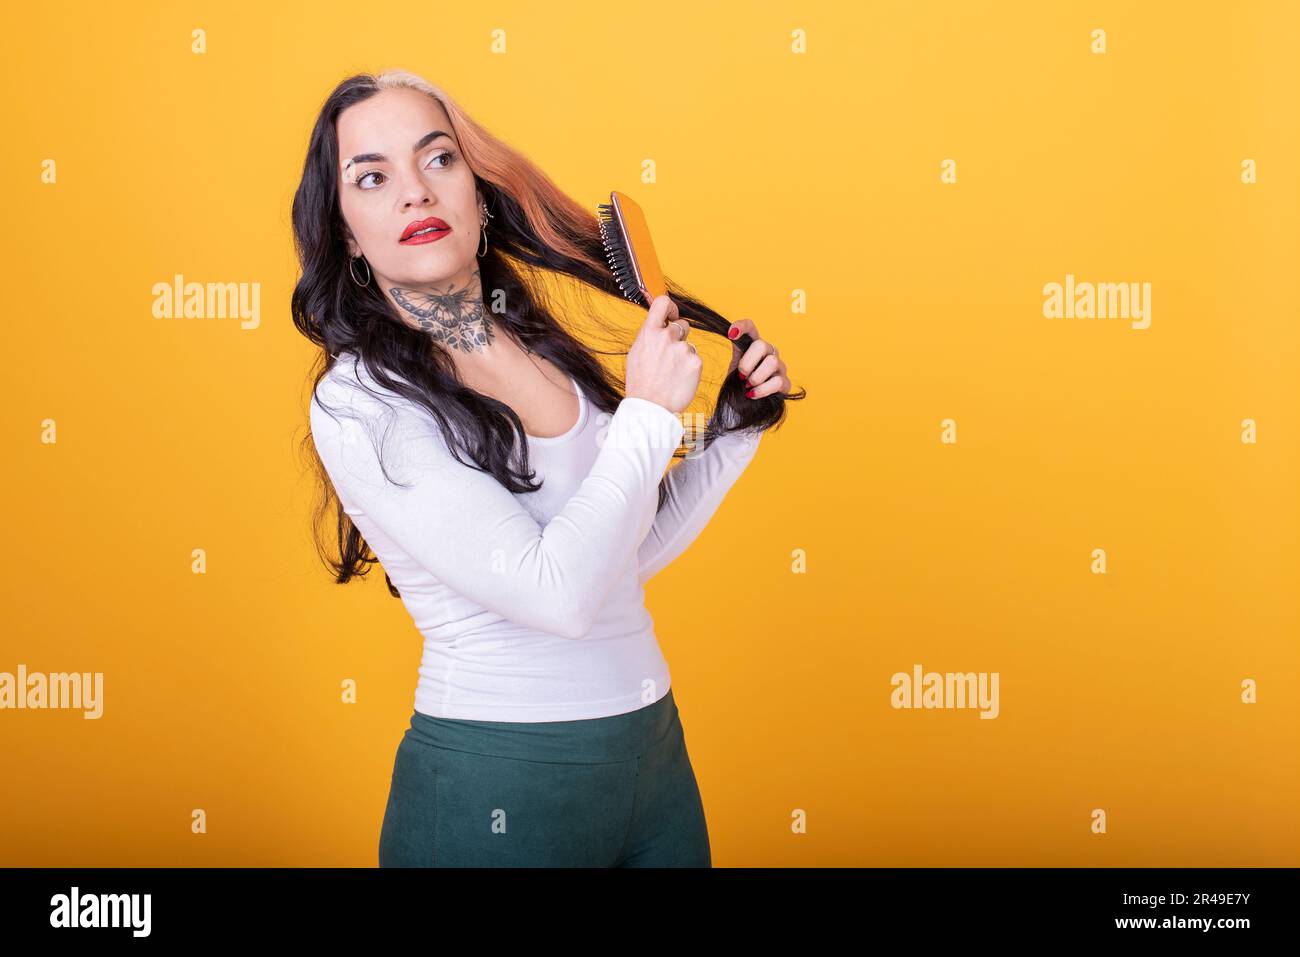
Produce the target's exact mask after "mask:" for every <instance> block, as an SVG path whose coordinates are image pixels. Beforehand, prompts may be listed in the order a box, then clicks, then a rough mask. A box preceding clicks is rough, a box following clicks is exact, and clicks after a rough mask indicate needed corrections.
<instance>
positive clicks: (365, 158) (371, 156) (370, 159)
mask: <svg viewBox="0 0 1300 957" xmlns="http://www.w3.org/2000/svg"><path fill="white" fill-rule="evenodd" d="M439 136H445V137H447V138H448V139H450V138H451V134H450V133H447V132H444V131H443V130H433V131H432V132H430V133H425V134H424V135H423V136H421V137H420V139H419V141H418V142H416V144H415V145H414V146H412V147H411V152H412V153H418V152H420V150H422V149H424V148H425V147H426V146H428V145H429V144H430V143H432V142H433V141H434V140H436V139H437V138H438V137H439ZM352 162H353V163H387V162H388V157H387V156H385V155H384V154H383V153H358V154H357V155H356V156H354V157H352Z"/></svg>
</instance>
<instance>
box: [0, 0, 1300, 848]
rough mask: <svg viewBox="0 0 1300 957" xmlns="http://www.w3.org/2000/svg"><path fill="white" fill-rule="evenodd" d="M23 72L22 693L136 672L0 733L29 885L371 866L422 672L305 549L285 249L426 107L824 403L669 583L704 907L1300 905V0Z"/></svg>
mask: <svg viewBox="0 0 1300 957" xmlns="http://www.w3.org/2000/svg"><path fill="white" fill-rule="evenodd" d="M6 28H7V29H6V31H5V37H4V40H3V44H4V49H3V57H0V68H2V69H3V71H4V80H5V90H6V91H7V92H6V96H5V98H4V105H3V107H2V109H3V127H4V131H5V149H4V151H3V155H2V156H0V173H2V174H3V183H4V198H5V216H4V223H5V228H4V230H3V240H2V241H3V244H4V248H3V262H4V269H5V278H6V281H5V298H6V300H7V304H6V310H5V317H6V321H5V332H6V340H7V341H6V344H5V345H6V349H7V352H8V361H7V362H6V372H7V375H6V386H7V387H6V390H5V391H6V399H5V402H4V403H3V412H0V416H3V441H4V445H3V447H4V452H5V458H6V463H7V467H6V468H5V470H4V471H5V496H4V499H5V502H6V504H7V505H8V528H7V539H8V548H9V552H10V558H9V560H8V563H7V566H8V567H7V569H6V572H5V574H4V576H3V584H0V589H2V590H3V613H4V626H3V627H4V631H3V643H2V645H0V670H3V671H10V672H16V670H17V668H18V665H19V664H20V663H22V664H25V665H26V666H27V668H28V670H29V671H37V670H42V671H103V672H105V676H106V677H105V716H104V717H103V718H102V719H101V720H99V721H87V720H83V718H82V717H81V715H80V713H78V712H67V711H63V712H60V711H15V712H0V735H3V760H4V765H5V779H6V781H5V783H6V786H5V787H4V788H3V789H0V819H2V820H3V822H4V823H3V825H2V826H0V863H3V864H5V865H73V864H77V865H99V866H102V865H186V864H195V865H228V864H229V865H233V864H252V865H279V864H290V865H357V866H371V865H373V864H374V863H375V861H376V846H377V840H378V832H379V825H380V820H381V816H382V813H383V810H384V802H385V799H386V796H387V789H388V783H389V775H390V772H391V770H392V763H393V756H394V751H395V748H396V745H397V742H398V740H399V739H400V736H401V734H402V731H403V730H404V728H405V726H406V722H407V719H408V717H409V714H410V709H411V706H412V701H413V699H412V694H413V691H414V687H415V680H416V667H417V664H418V661H419V655H420V639H419V635H418V633H417V632H416V631H415V629H414V626H413V625H412V624H411V622H410V619H409V616H408V615H407V613H406V611H405V609H404V608H403V607H402V605H401V603H400V602H398V601H397V600H394V599H392V598H390V597H388V594H387V591H386V589H385V588H384V584H383V575H382V573H381V572H379V571H378V570H376V572H375V573H374V574H373V575H372V576H371V579H370V580H369V581H368V582H366V583H365V584H360V583H357V584H354V585H352V586H350V587H347V588H338V587H336V586H334V585H333V584H332V583H331V581H330V579H329V577H328V575H327V573H326V571H325V569H324V567H323V566H322V565H321V564H320V563H319V562H318V560H317V558H316V556H315V553H314V551H313V549H312V547H311V543H310V539H309V537H308V514H309V509H310V506H311V503H312V498H313V488H312V485H311V476H310V474H309V473H305V472H303V471H302V469H301V465H302V463H301V460H300V459H299V458H298V456H297V454H296V448H297V445H298V442H299V441H300V440H301V439H302V437H303V436H304V435H305V430H306V428H307V421H306V371H307V367H308V363H309V360H310V357H311V349H310V347H309V346H308V345H307V343H306V342H305V341H304V340H303V339H302V338H301V337H300V336H299V335H298V334H297V332H296V331H295V330H294V329H293V327H292V325H291V323H290V319H289V315H288V299H289V293H290V291H291V288H292V284H293V282H294V280H295V278H296V270H297V267H296V261H295V258H294V254H293V249H292V242H291V232H290V225H289V209H290V202H291V198H292V194H293V190H294V188H295V186H296V184H297V179H298V176H299V174H300V172H301V167H302V162H303V156H304V151H305V147H306V139H307V134H308V132H309V130H310V127H311V123H312V122H313V120H314V117H315V114H316V112H317V109H318V108H319V106H320V104H321V102H322V100H323V98H324V97H325V95H326V94H327V93H328V91H329V90H330V89H331V88H332V87H333V85H334V84H335V83H336V82H337V81H339V80H340V79H342V78H343V77H344V76H346V75H348V74H350V73H352V72H357V71H375V70H380V69H383V68H385V67H401V68H406V69H410V70H413V71H415V72H418V73H421V74H424V75H425V76H427V77H428V78H429V79H430V80H432V81H433V82H434V83H436V84H439V85H441V86H443V87H445V88H446V89H447V90H448V92H449V93H451V94H452V95H453V96H454V97H456V98H457V99H458V100H459V101H460V102H461V103H462V105H463V106H465V107H466V108H467V109H468V110H469V111H470V112H471V114H472V115H474V116H475V117H477V118H478V119H479V120H480V121H481V122H482V123H484V124H485V125H486V126H487V127H488V128H489V129H490V130H492V131H493V132H494V133H496V134H497V135H499V136H501V137H503V138H504V139H506V140H507V141H509V142H511V143H512V144H514V145H516V146H517V147H519V148H520V149H522V150H523V151H524V152H525V153H526V154H528V155H529V156H530V157H532V158H533V159H534V160H536V161H537V162H538V163H539V165H540V166H541V167H542V168H543V169H545V170H546V171H547V172H548V173H549V174H550V175H551V176H552V177H553V178H554V179H555V180H556V181H557V182H558V183H559V184H560V185H561V186H563V187H564V188H565V189H566V190H568V191H569V192H570V193H571V195H573V196H574V197H575V198H577V199H578V200H579V201H580V202H582V203H583V204H584V205H588V206H590V207H591V208H592V209H593V210H594V208H595V205H596V203H597V202H599V201H601V200H602V198H604V197H607V195H608V192H609V190H610V189H613V188H619V189H623V190H625V191H627V192H629V193H630V194H631V195H633V196H634V197H635V198H636V199H637V200H638V201H639V202H641V203H642V204H643V206H644V208H645V209H646V213H647V216H648V218H649V221H650V223H651V226H652V229H653V230H654V233H655V237H656V242H657V245H658V247H659V252H660V255H661V257H662V259H663V260H664V264H665V268H666V270H667V271H668V272H669V273H670V274H671V275H672V276H673V277H674V278H675V279H677V280H678V281H680V282H682V283H684V284H685V285H686V286H687V287H688V288H690V289H692V290H693V291H694V292H696V293H697V294H699V295H700V296H701V297H702V298H704V299H705V301H707V302H709V303H710V304H712V305H713V306H714V307H715V308H717V309H718V310H719V311H721V312H722V313H723V314H724V315H726V316H728V317H729V318H733V319H734V318H740V317H746V316H747V317H750V318H753V319H754V320H755V321H756V322H757V323H758V325H759V328H760V331H761V332H762V334H763V336H764V337H765V338H767V339H770V340H771V341H773V342H775V343H776V344H777V345H778V346H779V348H780V349H781V353H782V356H783V357H784V358H785V359H786V361H787V363H788V364H789V369H790V373H791V376H792V378H793V379H794V382H795V385H796V386H797V387H803V388H806V389H807V390H808V392H809V398H808V400H807V401H805V402H802V403H795V404H792V405H791V406H790V414H789V418H788V420H787V422H786V424H785V425H784V426H783V427H782V428H781V429H780V430H779V431H777V432H774V433H772V434H770V435H769V436H768V437H767V438H766V439H765V440H764V444H763V447H762V448H761V449H760V451H759V454H758V456H757V458H756V459H755V460H754V463H753V464H752V465H751V467H750V470H749V471H748V472H747V473H746V475H745V476H744V477H743V478H742V479H741V481H740V482H739V484H738V485H737V486H736V487H735V489H734V490H733V491H732V493H731V495H730V496H729V498H728V500H727V501H726V503H725V504H724V506H723V508H722V509H721V510H720V512H719V513H718V515H717V516H716V517H715V519H714V520H713V522H712V523H711V525H710V527H709V528H708V529H707V530H706V531H705V532H704V534H703V535H702V536H701V537H700V539H699V540H698V541H697V542H696V544H695V545H694V546H693V547H692V548H691V549H690V550H689V551H688V552H687V553H686V554H685V555H683V556H682V557H681V558H680V559H679V560H678V561H677V562H676V563H675V564H674V565H673V566H672V567H671V568H669V569H667V570H666V571H664V572H663V573H661V574H660V575H659V576H658V578H657V579H656V580H655V582H654V583H653V584H652V585H651V586H650V588H649V591H648V600H649V602H650V605H651V610H652V612H653V613H654V615H655V620H656V625H657V630H658V633H659V636H660V641H661V644H662V646H663V649H664V653H665V655H666V657H667V658H668V661H669V664H670V667H671V671H672V676H673V690H674V693H675V696H676V698H677V700H678V704H679V706H680V708H681V711H682V717H683V725H684V727H685V730H686V735H687V741H688V744H689V747H690V754H691V757H692V760H693V762H694V766H695V769H696V774H697V776H698V778H699V782H700V787H701V791H702V794H703V797H704V801H705V808H706V812H707V815H708V820H709V825H710V833H711V838H712V844H713V855H714V863H715V865H720V866H729V865H796V866H802V865H899V866H906V865H995V866H996V865H1067V864H1068V865H1142V866H1146V865H1296V864H1300V855H1298V854H1297V851H1300V829H1298V824H1297V815H1296V808H1297V806H1300V767H1298V762H1300V757H1298V754H1300V748H1298V747H1297V745H1298V743H1300V742H1298V740H1297V738H1298V737H1300V734H1298V732H1300V705H1298V702H1297V697H1296V694H1297V688H1298V687H1300V683H1298V681H1297V678H1298V676H1300V667H1298V665H1300V655H1298V653H1297V637H1298V635H1300V621H1298V620H1297V601H1296V598H1297V569H1298V566H1300V561H1298V559H1300V556H1298V554H1297V540H1298V539H1300V534H1298V533H1300V527H1298V526H1300V515H1298V503H1300V496H1298V495H1297V490H1298V484H1297V479H1298V478H1300V468H1298V465H1300V462H1298V455H1297V448H1298V447H1300V443H1298V442H1297V425H1298V423H1297V412H1298V411H1300V401H1297V399H1298V396H1297V388H1296V382H1297V377H1296V373H1297V359H1298V358H1300V356H1298V353H1297V340H1298V338H1300V337H1298V334H1297V319H1298V318H1300V315H1298V312H1300V307H1298V305H1297V292H1296V289H1297V287H1296V266H1297V253H1298V252H1300V238H1298V237H1300V229H1298V227H1300V216H1298V209H1297V207H1298V203H1297V183H1298V182H1300V156H1298V155H1297V151H1298V148H1300V119H1298V116H1300V111H1298V110H1297V103H1296V93H1297V91H1298V90H1300V58H1297V56H1296V54H1295V50H1294V39H1295V37H1296V36H1297V34H1298V33H1300V15H1298V14H1297V7H1296V5H1295V4H1291V3H1280V2H1279V3H1263V2H1246V3H1223V4H1218V5H1210V4H1196V5H1188V4H1184V3H1175V2H1168V3H1144V4H1131V3H1100V2H1098V3H1082V2H1080V3H1052V4H1046V3H1038V2H1025V3H1015V4H1010V3H1005V4H990V5H986V4H975V3H965V2H952V3H922V2H893V3H864V4H856V3H847V2H844V3H833V4H817V3H808V2H806V0H800V2H798V3H794V2H791V3H746V4H727V5H721V4H719V5H715V4H702V3H698V2H686V3H679V2H671V3H658V4H652V5H644V4H633V5H620V4H605V3H587V4H564V5H562V7H560V6H556V5H553V4H544V3H501V2H492V3H488V4H484V5H475V4H467V3H460V4H427V3H396V2H385V3H379V4H366V3H326V2H310V3H307V2H302V3H266V2H261V3H238V4H231V3H215V2H214V3H157V4H142V3H137V4H128V5H104V4H98V3H40V4H21V5H19V6H16V7H14V8H13V9H12V10H11V11H10V13H9V15H8V17H7V23H6ZM195 28H203V29H205V30H206V31H207V44H208V49H207V52H206V53H205V54H202V55H196V54H194V53H191V51H190V44H191V33H190V32H191V30H193V29H195ZM1094 28H1103V29H1105V30H1106V31H1107V42H1108V52H1107V53H1106V54H1104V55H1095V54H1093V53H1091V52H1090V49H1089V46H1090V42H1091V38H1090V33H1091V31H1092V30H1093V29H1094ZM494 29H501V30H504V31H506V40H507V52H506V53H505V54H493V53H492V52H491V49H490V44H491V39H492V37H491V31H493V30H494ZM795 29H802V30H805V31H806V33H807V53H806V54H804V55H794V54H792V53H791V52H790V44H791V31H792V30H795ZM47 158H53V159H55V160H56V161H57V164H58V166H57V169H58V180H57V183H56V184H53V185H48V184H43V183H42V182H41V181H40V172H41V169H40V164H41V162H42V160H44V159H47ZM644 158H653V159H654V160H656V162H657V169H658V181H657V183H655V184H654V185H643V184H641V183H640V182H639V173H640V164H641V161H642V160H643V159H644ZM945 158H951V159H954V160H955V161H956V163H957V173H958V182H957V183H956V184H955V185H944V184H942V183H941V182H940V179H939V173H940V163H941V162H942V160H944V159H945ZM1245 158H1252V159H1254V160H1255V161H1256V162H1257V164H1258V177H1259V181H1258V183H1257V184H1255V185H1244V184H1243V183H1242V182H1241V181H1240V164H1241V161H1242V160H1243V159H1245ZM178 272H179V273H183V274H184V275H185V277H186V278H187V279H189V280H193V281H199V282H217V281H220V282H260V283H261V289H262V303H261V307H262V317H261V325H260V327H259V328H257V329H255V330H241V329H240V328H239V326H238V323H237V322H233V321H230V320H227V321H212V322H207V321H196V320H157V319H154V318H153V316H152V315H151V305H152V293H151V289H152V286H153V284H154V283H156V282H170V281H171V277H172V276H173V275H174V274H175V273H178ZM1067 273H1073V274H1074V275H1075V276H1076V277H1077V278H1078V279H1079V280H1080V281H1085V280H1086V281H1116V282H1129V281H1132V282H1150V283H1151V284H1152V323H1151V327H1150V328H1149V329H1146V330H1133V329H1131V328H1130V327H1129V324H1128V323H1127V322H1124V321H1096V322H1086V321H1079V320H1048V319H1045V318H1043V315H1042V300H1043V296H1042V287H1043V285H1044V284H1045V283H1047V282H1063V281H1064V277H1065V275H1066V274H1067ZM795 289H802V290H806V292H807V297H808V311H807V314H803V315H801V314H792V312H791V310H790V296H791V292H792V290H795ZM46 418H52V419H54V420H56V422H57V428H58V442H57V444H54V445H48V444H42V443H41V441H40V432H41V422H42V420H44V419H46ZM947 418H952V419H954V420H955V421H956V423H957V427H958V442H957V444H955V445H945V444H942V443H941V442H940V440H939V439H940V430H941V422H942V421H943V420H944V419H947ZM1245 418H1251V419H1254V420H1255V421H1256V422H1257V423H1258V429H1259V433H1258V435H1259V441H1258V444H1256V445H1248V444H1243V443H1242V442H1241V440H1240V431H1241V421H1242V420H1243V419H1245ZM194 548H203V549H206V551H207V556H208V571H207V574H205V575H195V574H192V573H191V570H190V564H191V558H190V554H191V549H194ZM1094 548H1104V549H1106V552H1107V557H1108V562H1109V570H1108V573H1107V574H1105V575H1095V574H1092V573H1091V571H1090V565H1091V561H1092V558H1091V553H1092V550H1093V549H1094ZM799 549H802V550H805V552H806V555H807V573H806V574H794V573H792V571H791V562H792V555H793V554H794V553H795V551H796V550H799ZM916 663H920V664H921V665H922V666H923V667H924V668H925V669H926V670H936V671H988V672H992V671H996V672H998V673H999V674H1000V676H1001V715H1000V717H998V718H997V719H996V720H991V721H990V720H980V719H979V718H978V717H977V714H976V713H975V712H974V711H958V710H941V711H898V710H894V709H892V708H891V707H890V690H891V689H890V685H889V680H890V676H891V675H892V674H893V673H894V672H896V671H908V672H910V671H911V669H912V666H913V665H914V664H916ZM348 678H351V679H355V680H356V681H357V682H358V685H359V702H358V703H357V704H355V705H346V704H342V703H341V702H340V701H339V697H340V683H341V682H342V681H344V680H345V679H348ZM1247 678H1250V679H1254V680H1256V681H1257V682H1258V686H1259V701H1258V703H1257V704H1253V705H1248V704H1243V703H1242V702H1241V700H1240V694H1241V691H1240V686H1241V682H1242V681H1243V679H1247ZM194 808H203V809H205V810H206V812H207V815H208V832H207V833H206V834H198V835H196V834H192V833H191V829H190V820H191V811H192V809H194ZM1094 808H1101V809H1104V810H1105V811H1106V813H1107V815H1108V822H1107V823H1108V832H1107V833H1106V834H1104V835H1099V834H1094V833H1092V831H1091V828H1090V824H1091V818H1090V814H1091V812H1092V810H1093V809H1094ZM796 809H802V810H803V811H805V812H806V813H807V822H808V827H807V833H806V834H797V833H792V829H791V826H790V822H791V815H792V814H793V813H795V812H796Z"/></svg>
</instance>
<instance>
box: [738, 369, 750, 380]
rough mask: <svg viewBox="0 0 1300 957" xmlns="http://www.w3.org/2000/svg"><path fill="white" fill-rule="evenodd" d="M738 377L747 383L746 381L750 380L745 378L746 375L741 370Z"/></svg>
mask: <svg viewBox="0 0 1300 957" xmlns="http://www.w3.org/2000/svg"><path fill="white" fill-rule="evenodd" d="M736 375H738V376H740V379H741V381H742V382H746V381H748V380H747V379H746V378H745V373H743V372H741V371H740V370H739V369H737V370H736Z"/></svg>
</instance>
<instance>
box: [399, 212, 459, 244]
mask: <svg viewBox="0 0 1300 957" xmlns="http://www.w3.org/2000/svg"><path fill="white" fill-rule="evenodd" d="M450 234H451V227H450V226H448V225H447V224H446V223H445V222H443V221H442V220H441V219H439V218H438V217H437V216H430V217H429V218H428V219H417V220H416V221H415V222H413V223H410V224H409V225H408V226H407V227H406V228H405V229H404V230H402V238H401V239H399V240H398V242H399V243H401V244H402V245H403V246H419V245H422V244H423V243H436V242H437V241H438V240H440V239H442V237H443V236H447V235H450Z"/></svg>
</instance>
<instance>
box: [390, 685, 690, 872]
mask: <svg viewBox="0 0 1300 957" xmlns="http://www.w3.org/2000/svg"><path fill="white" fill-rule="evenodd" d="M379 866H380V867H711V866H712V857H711V855H710V852H709V832H708V827H707V825H706V823H705V818H704V805H703V802H702V801H701V799H700V791H699V787H698V785H697V784H696V780H695V772H694V770H693V769H692V768H691V761H690V756H689V755H688V754H687V753H686V739H685V737H684V735H683V733H682V724H681V720H680V718H679V716H678V714H677V705H676V703H675V702H674V701H673V695H672V690H671V689H669V691H668V693H667V694H665V695H664V696H663V697H662V698H660V699H659V700H658V701H656V702H655V703H654V704H651V705H647V706H646V707H643V708H639V709H637V710H635V711H630V712H627V713H625V714H617V715H611V716H610V717H605V718H588V719H585V720H579V721H541V722H517V721H468V720H460V719H450V718H436V717H432V716H430V715H426V714H423V713H421V712H419V711H416V712H414V713H413V714H412V716H411V726H410V727H409V728H407V729H406V732H405V734H404V735H403V737H402V740H401V743H400V744H399V745H398V747H397V758H396V760H395V761H394V762H393V777H392V783H391V785H390V787H389V793H388V805H387V807H386V808H385V810H384V821H383V825H382V827H381V829H380V836H379Z"/></svg>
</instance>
